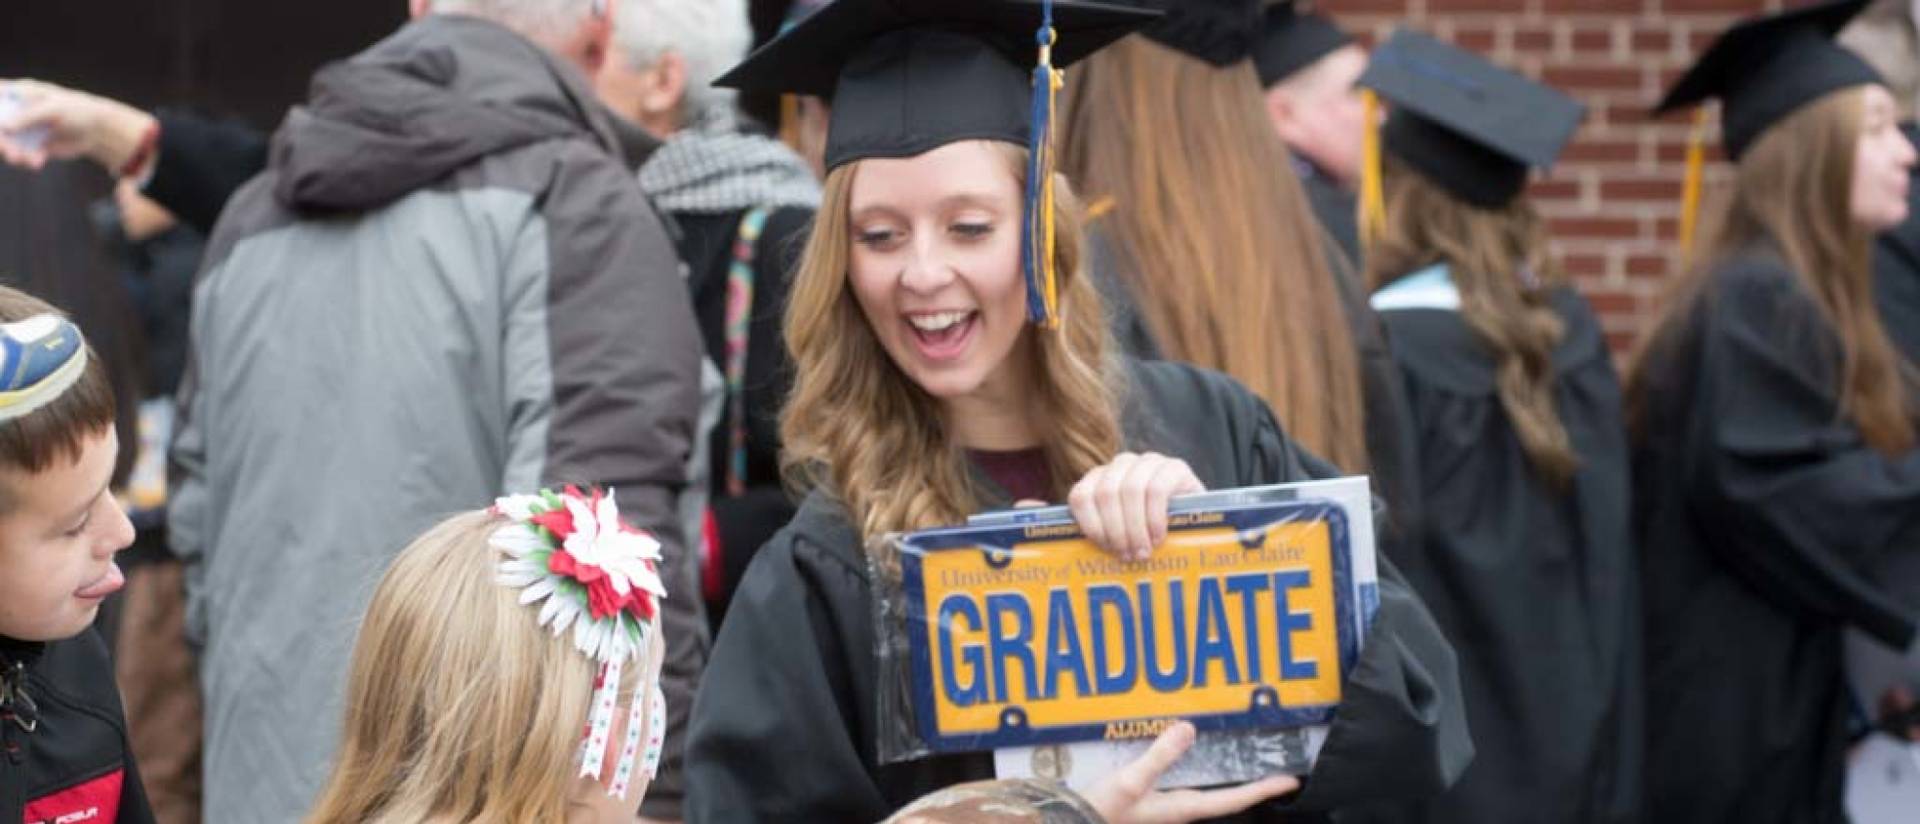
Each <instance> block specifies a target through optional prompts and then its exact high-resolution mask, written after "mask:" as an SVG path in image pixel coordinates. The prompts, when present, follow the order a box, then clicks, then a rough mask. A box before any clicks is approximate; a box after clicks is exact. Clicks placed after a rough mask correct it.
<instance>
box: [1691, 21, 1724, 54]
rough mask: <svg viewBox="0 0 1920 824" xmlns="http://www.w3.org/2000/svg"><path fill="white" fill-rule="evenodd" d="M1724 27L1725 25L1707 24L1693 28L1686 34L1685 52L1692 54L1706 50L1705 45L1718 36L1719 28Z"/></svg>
mask: <svg viewBox="0 0 1920 824" xmlns="http://www.w3.org/2000/svg"><path fill="white" fill-rule="evenodd" d="M1724 28H1726V27H1725V26H1707V27H1705V28H1697V29H1694V30H1693V31H1692V32H1691V33H1689V34H1688V35H1687V54H1688V55H1689V56H1694V55H1698V54H1700V53H1701V52H1703V51H1706V50H1707V46H1709V45H1711V44H1712V43H1713V41H1714V40H1716V39H1718V38H1719V37H1720V30H1721V29H1724Z"/></svg>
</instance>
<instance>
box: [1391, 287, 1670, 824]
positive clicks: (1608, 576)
mask: <svg viewBox="0 0 1920 824" xmlns="http://www.w3.org/2000/svg"><path fill="white" fill-rule="evenodd" d="M1550 299H1551V305H1552V307H1553V309H1554V311H1555V312H1556V313H1557V314H1559V316H1560V317H1561V318H1562V320H1563V321H1564V322H1565V323H1566V335H1565V337H1564V338H1563V339H1562V341H1561V343H1560V345H1559V347H1558V348H1556V349H1555V350H1554V353H1553V374H1554V379H1553V400H1554V409H1555V412H1556V413H1558V415H1559V416H1560V420H1561V423H1562V424H1563V425H1564V426H1565V427H1566V429H1567V435H1568V437H1569V438H1570V439H1571V441H1572V444H1573V448H1574V451H1575V452H1576V453H1577V454H1578V455H1579V456H1580V459H1581V464H1580V469H1579V470H1578V472H1577V473H1576V474H1575V476H1574V477H1573V479H1572V482H1571V484H1570V485H1569V486H1567V487H1566V488H1565V489H1556V488H1555V487H1553V486H1552V485H1550V484H1549V483H1548V482H1547V481H1546V480H1545V479H1544V478H1543V477H1542V476H1541V475H1540V474H1539V473H1538V472H1537V471H1536V470H1535V469H1534V466H1533V464H1532V463H1531V462H1530V461H1529V460H1528V458H1527V454H1526V451H1525V450H1524V449H1522V448H1521V446H1520V441H1519V439H1518V437H1517V436H1516V435H1515V434H1514V431H1513V424H1512V423H1511V421H1510V419H1509V418H1508V417H1507V413H1506V411H1505V409H1504V408H1503V407H1502V406H1501V403H1500V397H1499V394H1498V392H1497V390H1496V387H1495V374H1496V369H1497V367H1498V363H1497V362H1496V361H1495V359H1494V357H1493V355H1492V353H1491V352H1490V350H1488V349H1487V347H1486V346H1485V345H1484V344H1483V343H1482V342H1481V341H1480V339H1479V338H1478V336H1477V335H1476V334H1475V333H1474V332H1473V331H1472V329H1471V328H1469V327H1468V326H1467V324H1466V322H1465V321H1464V320H1463V319H1462V318H1461V316H1460V314H1459V313H1458V312H1457V311H1454V310H1452V309H1446V308H1402V309H1394V310H1390V311H1383V312H1381V315H1380V316H1381V318H1382V319H1383V320H1384V321H1385V323H1386V326H1387V335H1388V338H1389V339H1390V340H1391V341H1392V343H1393V353H1394V358H1395V360H1396V361H1397V362H1398V364H1399V368H1400V370H1401V372H1402V373H1403V375H1404V378H1405V381H1406V389H1407V399H1408V401H1409V403H1410V404H1411V406H1412V410H1413V416H1412V417H1413V426H1414V427H1415V432H1416V434H1415V435H1414V439H1415V440H1416V442H1417V443H1418V444H1419V452H1418V461H1417V469H1418V481H1419V485H1420V493H1421V495H1422V496H1423V499H1424V500H1425V502H1426V510H1425V511H1426V519H1425V521H1424V524H1423V527H1422V530H1421V534H1420V535H1419V536H1418V540H1417V541H1416V542H1412V543H1402V544H1397V545H1394V546H1395V547H1396V548H1400V549H1403V550H1405V551H1404V552H1402V553H1401V554H1397V555H1395V556H1394V561H1395V563H1397V564H1398V565H1399V567H1400V569H1401V571H1403V572H1405V573H1406V576H1407V581H1408V582H1409V583H1410V584H1412V585H1413V588H1414V591H1415V592H1416V593H1418V594H1419V595H1420V597H1421V600H1423V601H1425V602H1426V603H1427V605H1428V607H1429V608H1430V609H1431V610H1432V611H1433V615H1434V618H1435V619H1437V620H1438V621H1439V622H1440V627H1441V629H1442V630H1443V631H1445V632H1446V634H1447V638H1448V639H1449V640H1450V641H1452V642H1453V644H1454V649H1455V651H1456V652H1457V653H1458V655H1459V657H1460V680H1461V684H1462V686H1463V687H1464V688H1465V690H1466V696H1467V721H1468V725H1469V726H1470V727H1471V728H1472V730H1473V737H1474V744H1475V749H1476V751H1477V755H1476V756H1475V758H1474V762H1473V764H1472V766H1470V767H1468V768H1467V772H1466V774H1465V775H1463V776H1461V779H1460V782H1459V783H1458V784H1455V785H1454V787H1453V788H1452V789H1451V790H1448V791H1447V792H1446V793H1445V794H1443V795H1442V796H1440V797H1439V798H1437V799H1434V800H1432V801H1430V802H1427V803H1424V804H1418V805H1408V806H1406V807H1404V808H1401V809H1397V810H1383V811H1381V812H1380V813H1379V814H1378V815H1377V816H1368V818H1369V819H1377V820H1382V821H1434V822H1440V821H1446V822H1496V821H1527V822H1542V823H1543V824H1544V823H1546V822H1595V823H1598V822H1632V821H1638V820H1640V819H1639V810H1638V804H1639V780H1640V775H1639V770H1640V755H1641V742H1640V732H1641V726H1640V725H1641V718H1640V699H1641V685H1640V682H1639V678H1638V676H1639V663H1640V637H1639V624H1638V620H1639V614H1638V605H1637V603H1636V602H1635V597H1636V590H1637V589H1638V586H1639V582H1638V580H1637V578H1636V573H1635V568H1636V562H1635V556H1634V553H1633V550H1632V547H1631V546H1630V544H1629V541H1630V534H1629V533H1630V529H1629V526H1628V519H1629V514H1630V510H1631V503H1630V500H1629V494H1630V486H1629V469H1628V464H1627V447H1626V429H1625V424H1624V422H1623V420H1622V417H1621V401H1620V384H1619V380H1618V378H1617V377H1616V376H1615V374H1614V371H1613V364H1612V361H1611V359H1610V356H1609V354H1608V351H1607V345H1606V341H1605V338H1604V337H1603V336H1602V335H1601V333H1600V325H1599V322H1598V321H1597V320H1596V319H1595V318H1594V316H1593V312H1592V310H1591V309H1590V308H1588V306H1587V303H1586V301H1584V300H1582V299H1581V298H1580V297H1579V295H1577V294H1575V293H1574V292H1573V291H1572V290H1570V289H1556V290H1554V291H1553V292H1552V293H1551V298H1550ZM1676 820H1678V819H1676Z"/></svg>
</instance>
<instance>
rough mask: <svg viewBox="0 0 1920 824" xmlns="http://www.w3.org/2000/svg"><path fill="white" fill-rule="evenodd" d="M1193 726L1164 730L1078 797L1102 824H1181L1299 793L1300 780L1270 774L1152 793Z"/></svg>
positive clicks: (1189, 744) (1182, 724) (1184, 746)
mask: <svg viewBox="0 0 1920 824" xmlns="http://www.w3.org/2000/svg"><path fill="white" fill-rule="evenodd" d="M1196 734H1197V733H1195V732H1194V729H1193V725H1192V724H1189V723H1187V722H1185V721H1182V722H1180V723H1178V724H1175V725H1173V726H1171V727H1168V728H1167V730H1166V731H1165V732H1162V733H1160V737H1159V738H1156V739H1154V741H1153V746H1152V747H1150V748H1148V749H1147V751H1146V753H1145V754H1143V755H1141V756H1140V757H1139V758H1137V759H1135V760H1134V762H1133V763H1131V764H1128V765H1127V766H1125V767H1122V768H1120V771H1119V772H1116V773H1114V774H1113V775H1110V776H1108V777H1107V778H1105V779H1103V780H1102V781H1101V782H1100V783H1099V784H1097V785H1095V786H1094V787H1093V789H1091V790H1088V791H1087V792H1086V793H1085V794H1084V795H1083V796H1082V797H1084V798H1085V799H1086V800H1087V803H1088V804H1090V805H1092V807H1093V808H1094V810H1096V811H1098V812H1099V813H1100V815H1101V817H1103V818H1105V819H1106V820H1107V824H1184V822H1188V821H1196V820H1199V819H1202V818H1218V817H1220V816H1224V815H1232V814H1234V813H1237V812H1240V811H1241V810H1244V809H1246V808H1248V807H1251V806H1253V805H1255V804H1258V803H1260V802H1262V801H1266V800H1267V799H1270V798H1278V797H1279V796H1282V795H1286V794H1287V793H1290V792H1293V791H1295V790H1298V789H1300V779H1298V778H1295V777H1293V776H1291V775H1274V776H1268V777H1266V778H1262V779H1260V780H1259V781H1254V782H1251V783H1247V784H1242V785H1240V786H1238V787H1227V788H1224V789H1218V790H1164V791H1162V790H1155V789H1154V788H1153V785H1154V784H1155V783H1156V782H1158V781H1159V780H1160V776H1161V775H1162V774H1163V773H1165V772H1166V771H1167V768H1169V767H1172V766H1173V762H1175V761H1178V760H1180V756H1182V755H1184V754H1186V752H1187V749H1188V748H1189V747H1192V746H1193V740H1194V736H1195V735H1196Z"/></svg>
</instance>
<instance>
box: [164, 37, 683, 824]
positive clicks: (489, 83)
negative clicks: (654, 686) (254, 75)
mask: <svg viewBox="0 0 1920 824" xmlns="http://www.w3.org/2000/svg"><path fill="white" fill-rule="evenodd" d="M615 2H616V0H411V11H412V13H413V17H414V19H413V21H412V22H411V23H409V24H407V25H406V26H404V27H403V28H401V29H400V30H399V31H398V32H396V33H394V34H393V35H391V36H390V37H388V38H386V39H385V40H383V41H381V42H379V43H377V44H375V45H373V46H371V47H370V48H368V49H367V50H365V51H364V52H362V53H360V54H359V55H356V56H354V57H352V58H349V59H347V60H345V61H342V62H339V63H335V64H332V65H329V66H327V67H325V68H323V69H321V70H320V71H319V72H318V73H317V74H316V75H315V77H314V80H313V84H312V89H313V91H312V96H311V99H310V100H309V101H307V102H306V103H305V104H303V105H300V106H296V107H295V108H293V109H292V110H291V111H290V112H289V114H288V116H287V119H286V121H285V123H284V124H283V125H282V126H281V127H280V129H279V130H278V132H277V133H276V134H275V135H274V138H273V142H272V151H271V153H270V155H269V156H268V158H267V166H266V170H265V171H264V172H262V173H261V174H260V176H258V177H256V178H254V179H253V180H252V181H251V182H250V183H248V184H246V185H245V186H243V187H242V188H241V189H240V190H239V191H238V192H236V193H234V194H233V196H232V198H231V199H230V200H228V201H227V202H226V208H225V211H224V212H223V213H222V215H221V218H220V221H219V224H218V226H217V228H216V229H215V231H214V234H213V242H212V244H211V246H210V247H209V249H208V250H207V257H206V264H205V269H204V270H203V272H202V275H201V280H200V285H199V287H198V288H197V290H196V291H195V295H194V307H193V319H192V328H193V341H192V350H191V354H190V356H189V357H190V366H189V367H188V368H189V375H188V377H187V379H186V380H185V381H184V383H183V385H182V387H181V390H180V399H181V400H180V402H181V407H180V408H181V411H182V416H181V422H182V423H181V428H180V429H179V430H178V432H177V435H176V441H175V448H174V456H173V457H174V463H175V465H176V469H177V473H176V477H177V479H178V485H177V486H176V487H175V489H174V495H173V498H172V502H171V509H170V512H169V515H170V527H171V529H172V535H171V540H172V544H173V548H174V551H175V552H176V554H178V555H180V556H181V557H182V559H183V560H184V561H185V562H186V568H187V570H188V596H189V604H188V625H189V632H190V633H191V634H193V635H194V636H195V637H196V638H197V639H198V640H199V641H200V642H201V644H202V645H203V646H202V655H201V659H200V662H201V665H200V673H201V680H202V685H203V692H204V696H205V698H206V724H207V729H206V732H207V738H206V760H205V776H206V797H205V816H206V820H208V821H216V822H248V823H249V824H254V823H255V822H269V823H270V822H286V821H296V820H299V819H300V818H301V817H303V816H304V815H305V814H306V812H307V810H308V807H309V805H310V804H311V802H312V800H313V797H314V794H315V792H316V790H317V787H318V784H319V782H320V781H321V780H322V779H323V778H324V777H325V775H326V771H327V766H328V762H329V760H330V759H331V758H332V755H333V751H334V749H335V747H336V744H337V741H338V739H339V734H340V730H339V720H338V719H340V718H342V717H343V715H344V712H343V709H344V708H343V706H342V704H343V701H344V687H345V680H346V677H345V676H346V672H347V668H348V663H349V659H350V650H351V648H352V642H353V635H354V632H355V629H356V626H357V625H358V622H359V619H360V616H361V615H362V613H363V612H364V610H365V607H366V602H367V598H368V596H369V594H370V593H371V591H372V589H373V584H374V583H375V582H376V581H377V580H378V578H379V577H380V575H381V572H382V571H383V570H384V569H385V567H386V566H387V564H388V562H389V561H390V560H391V559H392V557H393V554H394V553H395V552H397V551H399V549H400V548H401V547H402V546H403V545H405V544H406V542H407V539H408V538H409V537H410V536H413V535H416V534H418V533H419V532H420V531H422V530H423V529H424V528H426V527H427V526H429V525H431V524H433V523H434V522H436V521H438V520H439V519H440V518H441V517H443V516H444V515H445V514H446V513H448V512H455V511H460V510H466V509H474V508H477V507H484V506H487V505H489V504H490V503H492V502H493V500H494V499H495V498H496V497H497V496H500V495H503V494H506V493H512V492H525V491H528V490H533V489H538V488H540V487H543V486H550V485H551V486H557V485H560V484H566V483H578V484H596V485H599V486H603V487H606V488H610V489H613V490H614V491H615V492H614V494H617V496H618V500H619V503H620V508H621V510H622V512H623V513H625V514H626V515H627V516H628V518H629V519H630V520H631V521H633V522H634V525H635V526H638V527H641V528H644V529H647V530H649V531H651V532H653V533H654V534H655V535H656V536H657V537H659V538H660V540H661V543H662V544H663V550H664V553H665V555H666V562H665V563H664V564H663V565H662V576H663V577H664V578H666V579H667V580H666V584H667V589H668V591H669V593H670V597H668V598H667V599H666V601H665V603H664V605H663V611H664V618H663V623H664V625H665V634H666V638H667V645H668V655H667V659H666V662H665V666H664V671H663V676H662V682H663V690H662V691H663V692H664V694H665V696H666V699H667V703H668V704H669V706H672V707H674V708H676V709H682V708H684V707H686V706H688V704H689V702H690V701H691V699H692V688H693V686H694V684H695V682H696V681H697V679H698V678H699V674H700V670H701V669H702V667H703V665H704V661H705V638H706V626H705V619H704V616H703V615H702V613H701V610H700V601H699V598H698V596H697V594H696V592H697V587H696V586H695V584H694V583H693V581H692V580H691V576H690V575H689V574H687V573H688V572H689V571H690V569H691V567H690V566H689V565H687V564H685V563H682V562H681V560H682V559H683V558H684V557H685V555H684V552H685V549H686V544H685V542H684V540H683V532H684V528H683V526H682V524H681V522H680V520H679V516H678V513H677V511H676V503H677V500H678V498H679V496H680V494H681V492H682V489H683V487H684V486H685V484H686V476H687V470H686V461H687V456H688V454H689V453H690V451H691V445H692V443H693V440H694V438H695V431H694V422H695V409H696V403H697V399H698V375H699V372H698V368H699V362H700V356H701V353H700V343H699V333H698V330H697V329H696V327H695V325H694V323H693V313H692V310H691V307H690V306H689V303H688V300H687V296H686V291H685V288H684V287H683V286H682V283H681V279H680V275H679V268H680V267H679V262H678V257H677V255H676V253H675V250H674V248H673V245H672V242H671V240H670V239H669V238H668V235H667V233H666V231H665V226H664V224H663V222H662V221H661V219H660V217H659V215H657V214H656V213H655V212H654V210H653V209H652V208H651V207H650V206H649V205H648V203H647V201H646V198H645V197H644V196H643V194H642V193H641V191H640V189H639V187H638V186H637V185H635V183H634V180H633V177H632V172H631V168H632V167H631V165H630V164H629V162H628V161H627V160H625V159H624V158H623V157H622V156H621V154H620V152H621V149H622V147H623V146H624V145H626V143H625V142H624V141H622V140H621V139H619V137H618V136H617V134H616V132H617V129H616V122H615V121H616V119H615V118H613V117H612V116H611V115H609V114H607V113H606V111H605V109H604V107H602V106H601V105H600V104H599V103H598V102H597V101H596V100H595V98H594V95H593V91H592V85H591V81H590V78H591V77H592V76H593V75H594V74H595V73H596V72H597V71H598V69H599V68H600V66H601V65H602V64H603V63H604V62H606V59H607V53H608V50H609V48H610V42H611V37H612V28H613V25H612V14H613V13H614V12H615V11H616V10H617V9H616V7H615ZM145 145H147V146H149V147H150V146H152V145H155V141H154V140H153V137H152V135H151V133H150V134H149V137H148V138H147V140H146V141H145ZM143 151H144V150H143ZM422 631H429V632H431V631H433V629H432V628H431V627H425V628H422ZM684 715H685V713H684V710H683V709H682V711H681V712H679V713H678V717H680V718H681V719H682V721H683V723H684ZM399 721H400V719H395V722H396V723H398V722H399ZM445 732H446V733H447V734H449V735H457V731H452V730H449V731H445ZM683 737H684V736H682V735H681V733H680V730H679V728H677V727H676V726H674V725H673V724H672V723H671V721H670V722H669V726H668V730H667V739H666V743H667V753H666V755H667V758H666V762H665V763H664V764H663V765H662V776H661V778H662V783H670V782H672V781H673V780H674V779H673V774H674V773H675V771H676V770H677V769H678V765H677V760H678V756H677V753H678V752H680V751H681V747H680V746H678V745H679V744H680V742H679V741H677V740H676V739H678V738H683ZM480 757H486V756H485V754H481V755H480Z"/></svg>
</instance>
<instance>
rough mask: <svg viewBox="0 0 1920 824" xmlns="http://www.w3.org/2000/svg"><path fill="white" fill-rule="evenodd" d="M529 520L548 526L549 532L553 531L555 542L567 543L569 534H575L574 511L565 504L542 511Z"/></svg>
mask: <svg viewBox="0 0 1920 824" xmlns="http://www.w3.org/2000/svg"><path fill="white" fill-rule="evenodd" d="M528 520H531V521H533V522H534V523H535V524H538V525H540V526H543V527H546V528H547V531H548V532H551V533H553V540H554V542H555V543H565V542H566V540H567V536H568V535H572V534H573V513H572V512H570V511H568V510H567V508H566V507H564V506H563V507H560V508H558V509H550V510H548V511H546V512H542V513H540V514H538V515H535V516H533V517H532V518H529V519H528Z"/></svg>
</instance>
